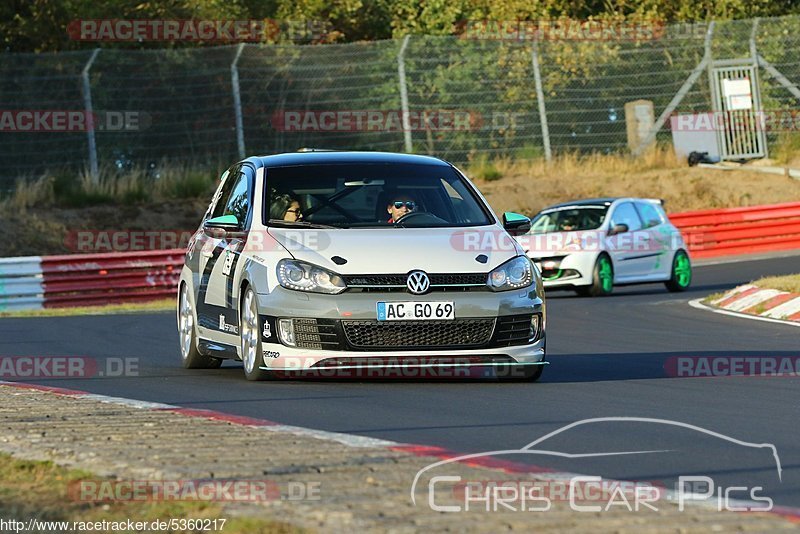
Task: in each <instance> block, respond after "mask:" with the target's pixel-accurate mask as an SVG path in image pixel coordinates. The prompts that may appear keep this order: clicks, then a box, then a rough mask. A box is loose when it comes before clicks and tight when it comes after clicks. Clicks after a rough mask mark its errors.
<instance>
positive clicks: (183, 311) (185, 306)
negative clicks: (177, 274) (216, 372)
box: [177, 284, 222, 369]
mask: <svg viewBox="0 0 800 534" xmlns="http://www.w3.org/2000/svg"><path fill="white" fill-rule="evenodd" d="M177 312H178V313H177V318H178V342H179V345H180V350H181V363H182V364H183V367H184V368H186V369H217V368H219V366H220V365H222V360H221V359H219V358H212V357H211V356H206V355H205V354H201V353H200V351H199V350H198V348H197V314H196V313H195V310H194V302H193V301H192V295H191V292H190V291H189V288H188V287H187V285H186V284H181V288H180V291H179V292H178V310H177Z"/></svg>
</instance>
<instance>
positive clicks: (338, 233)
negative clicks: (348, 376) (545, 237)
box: [269, 226, 524, 274]
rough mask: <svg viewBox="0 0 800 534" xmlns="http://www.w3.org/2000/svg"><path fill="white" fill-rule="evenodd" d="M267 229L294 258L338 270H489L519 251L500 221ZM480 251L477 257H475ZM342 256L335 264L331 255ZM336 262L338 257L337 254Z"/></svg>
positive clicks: (450, 271) (401, 271) (398, 271)
mask: <svg viewBox="0 0 800 534" xmlns="http://www.w3.org/2000/svg"><path fill="white" fill-rule="evenodd" d="M269 233H270V235H272V236H273V237H274V238H275V239H276V240H277V241H278V242H279V243H280V244H281V245H283V246H284V247H286V249H287V250H288V251H289V253H290V254H291V255H292V256H293V257H295V258H296V259H299V260H304V261H308V262H310V263H313V264H316V265H319V266H320V267H325V268H327V269H330V270H332V271H335V272H337V273H340V274H367V273H385V274H401V273H402V274H405V273H407V272H409V271H412V270H415V269H421V270H423V271H426V272H429V273H458V272H462V273H470V272H489V271H491V270H492V269H494V268H495V267H497V266H498V265H501V264H503V263H504V262H506V261H508V260H509V259H511V258H513V257H514V256H518V255H521V254H524V252H523V251H522V249H521V248H520V246H519V244H518V243H517V242H516V241H515V240H514V238H512V237H510V236H509V235H508V233H506V232H505V230H503V229H502V228H500V227H499V226H484V227H479V228H395V227H389V228H363V229H360V228H354V229H334V230H317V229H302V230H298V229H285V228H270V229H269ZM481 255H485V256H486V261H485V263H482V262H480V261H478V260H477V259H476V258H477V257H479V256H481ZM336 256H338V257H339V258H344V259H345V260H347V262H346V263H344V264H342V265H339V264H337V263H335V262H334V261H333V260H332V258H334V257H336ZM339 262H340V263H341V260H339Z"/></svg>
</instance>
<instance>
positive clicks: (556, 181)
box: [476, 162, 800, 216]
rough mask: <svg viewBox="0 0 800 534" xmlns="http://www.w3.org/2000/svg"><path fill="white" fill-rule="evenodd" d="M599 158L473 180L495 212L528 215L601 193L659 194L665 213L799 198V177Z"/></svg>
mask: <svg viewBox="0 0 800 534" xmlns="http://www.w3.org/2000/svg"><path fill="white" fill-rule="evenodd" d="M600 163H601V162H598V165H596V166H592V165H590V164H587V165H571V164H569V162H566V163H562V164H558V163H556V164H554V165H552V166H551V167H548V166H547V165H546V164H544V163H539V164H536V165H532V166H528V167H527V168H525V169H520V168H516V167H513V166H512V167H511V168H510V169H508V171H507V172H504V173H503V174H504V175H503V177H502V178H500V179H499V180H494V181H488V182H487V181H482V180H476V184H477V185H478V188H479V189H480V190H481V191H482V192H483V194H484V195H485V196H486V198H487V200H488V201H489V203H490V204H491V206H492V208H493V209H494V210H495V211H496V212H498V213H502V212H503V211H516V212H519V213H523V214H525V215H529V216H530V215H533V214H535V213H537V212H538V211H539V210H540V209H542V208H544V207H546V206H549V205H551V204H554V203H557V202H565V201H569V200H576V199H580V198H593V197H606V196H611V197H616V196H632V197H646V198H660V199H663V200H664V201H665V208H666V210H667V212H668V213H677V212H682V211H694V210H701V209H714V208H727V207H738V206H757V205H762V204H776V203H780V202H793V201H800V180H797V179H793V178H789V177H786V176H779V175H773V174H763V173H758V172H753V171H751V170H747V169H746V168H745V167H743V168H741V169H736V170H729V171H720V170H714V169H707V168H700V167H691V168H690V167H687V166H681V165H678V164H675V165H664V166H658V167H654V168H640V169H637V168H624V167H623V168H617V169H615V168H613V167H612V166H607V165H606V166H604V165H602V164H600ZM609 167H611V168H609ZM620 167H622V165H620Z"/></svg>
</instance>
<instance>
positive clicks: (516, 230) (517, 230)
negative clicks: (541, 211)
mask: <svg viewBox="0 0 800 534" xmlns="http://www.w3.org/2000/svg"><path fill="white" fill-rule="evenodd" d="M503 228H505V229H506V231H507V232H508V233H509V234H511V235H524V234H527V233H528V232H530V230H531V220H530V219H529V218H527V217H525V216H524V215H520V214H519V213H514V212H512V211H507V212H505V213H504V214H503Z"/></svg>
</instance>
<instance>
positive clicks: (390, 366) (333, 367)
mask: <svg viewBox="0 0 800 534" xmlns="http://www.w3.org/2000/svg"><path fill="white" fill-rule="evenodd" d="M508 365H513V366H523V365H550V362H548V361H544V360H542V361H539V362H514V363H509V362H502V363H494V362H486V363H429V364H424V363H415V364H402V363H399V364H397V363H395V364H378V365H330V366H320V367H265V366H261V367H259V369H261V370H262V371H316V370H320V369H325V370H326V371H330V370H336V369H394V368H421V367H425V368H444V367H502V366H508Z"/></svg>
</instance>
